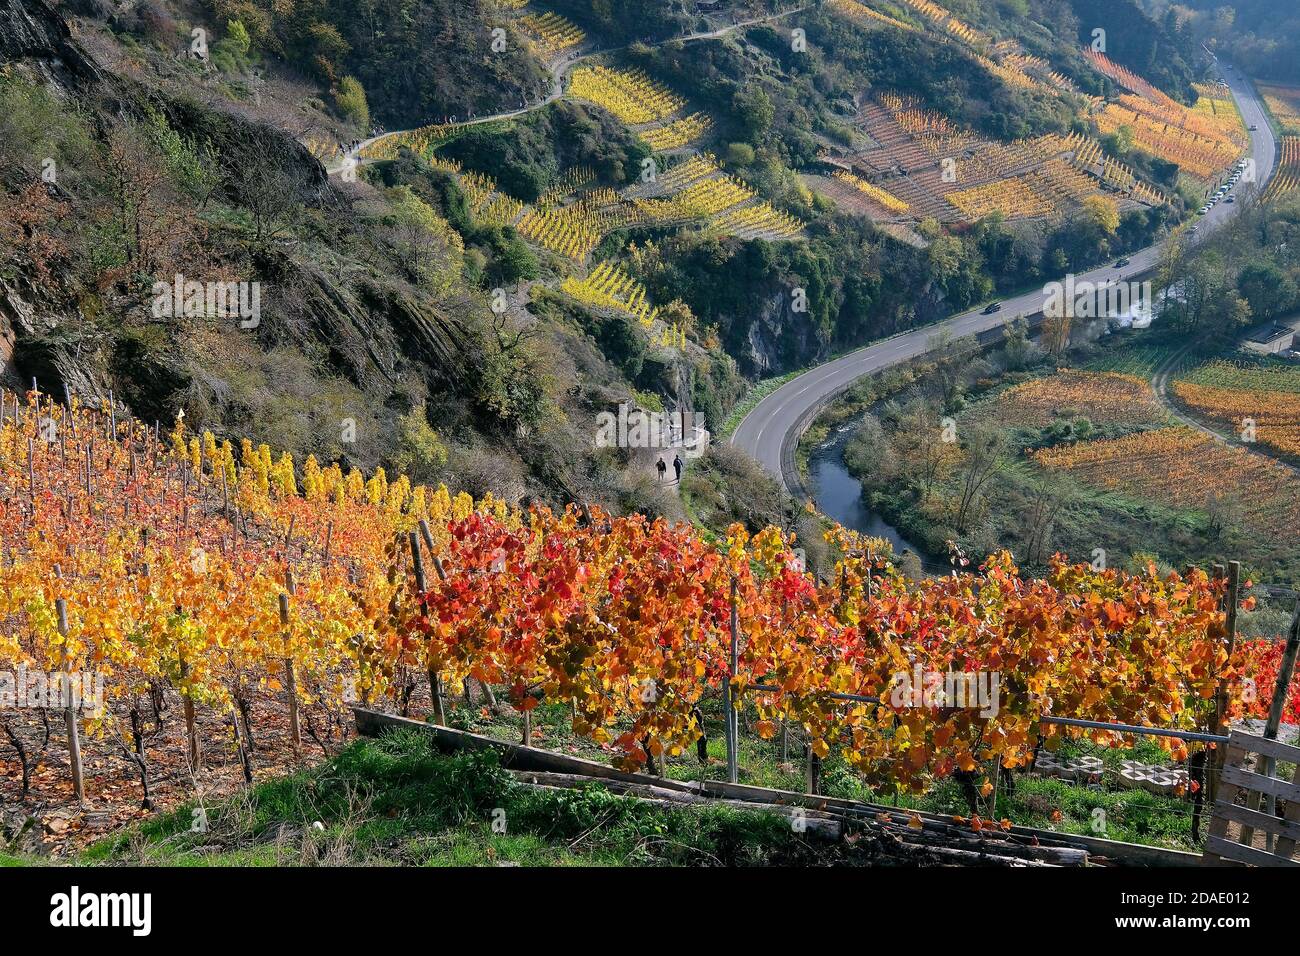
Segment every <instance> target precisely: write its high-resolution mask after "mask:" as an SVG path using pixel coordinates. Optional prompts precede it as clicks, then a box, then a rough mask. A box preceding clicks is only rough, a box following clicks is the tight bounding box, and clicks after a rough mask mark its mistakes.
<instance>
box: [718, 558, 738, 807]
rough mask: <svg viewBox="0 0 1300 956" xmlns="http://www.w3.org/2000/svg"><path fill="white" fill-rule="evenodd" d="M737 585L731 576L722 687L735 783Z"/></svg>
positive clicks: (729, 777)
mask: <svg viewBox="0 0 1300 956" xmlns="http://www.w3.org/2000/svg"><path fill="white" fill-rule="evenodd" d="M739 587H740V585H739V582H737V580H736V579H735V578H734V577H733V578H732V579H731V654H730V656H729V657H728V658H727V683H726V686H725V687H724V688H723V691H724V693H723V696H722V706H723V711H724V713H723V716H724V717H726V719H727V723H726V729H727V780H728V781H729V782H730V783H736V782H737V780H738V778H739V774H740V768H739V766H738V756H737V751H738V750H739V741H738V740H737V739H736V738H737V737H738V736H739V735H740V722H739V720H738V719H737V711H736V705H735V701H733V700H732V693H731V682H732V680H733V679H734V678H735V676H736V666H737V664H738V663H739V649H740V607H739V603H738V602H739V593H740V592H739Z"/></svg>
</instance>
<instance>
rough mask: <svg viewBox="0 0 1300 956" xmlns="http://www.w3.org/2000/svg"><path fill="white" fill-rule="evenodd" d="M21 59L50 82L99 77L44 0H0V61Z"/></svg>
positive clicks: (95, 68)
mask: <svg viewBox="0 0 1300 956" xmlns="http://www.w3.org/2000/svg"><path fill="white" fill-rule="evenodd" d="M13 60H25V61H26V62H27V63H28V64H29V65H31V66H33V67H35V68H36V69H39V70H41V71H42V72H43V73H45V74H46V77H47V78H48V79H50V80H52V81H54V82H58V83H62V84H66V83H69V82H71V81H78V80H81V81H84V80H102V79H103V78H104V77H103V74H102V72H101V71H100V70H99V68H98V67H97V66H95V64H94V63H92V62H91V60H90V58H89V57H87V56H86V55H85V53H84V52H82V50H81V49H80V48H79V47H78V46H77V45H76V43H75V41H73V39H72V36H71V34H70V33H69V31H68V26H67V24H66V23H65V22H64V21H63V18H62V16H60V15H59V13H58V12H56V11H55V10H54V9H53V8H52V7H51V6H50V5H49V3H47V2H46V0H0V63H8V62H10V61H13Z"/></svg>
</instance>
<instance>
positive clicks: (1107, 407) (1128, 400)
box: [970, 370, 1169, 428]
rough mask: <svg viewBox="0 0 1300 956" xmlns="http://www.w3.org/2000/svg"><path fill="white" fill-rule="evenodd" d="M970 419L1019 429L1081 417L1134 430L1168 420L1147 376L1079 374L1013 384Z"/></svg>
mask: <svg viewBox="0 0 1300 956" xmlns="http://www.w3.org/2000/svg"><path fill="white" fill-rule="evenodd" d="M970 417H971V418H972V419H973V420H977V421H981V422H988V423H991V424H997V425H998V426H1000V427H1008V426H1010V427H1017V428H1043V427H1046V426H1047V425H1050V424H1052V423H1053V422H1054V421H1058V420H1067V421H1069V420H1074V419H1078V418H1086V419H1087V420H1088V421H1089V422H1091V423H1092V424H1093V425H1103V426H1104V425H1132V426H1135V427H1140V426H1158V425H1164V424H1167V423H1168V419H1169V416H1168V413H1167V412H1166V411H1165V409H1164V407H1163V406H1162V405H1161V404H1160V402H1159V401H1157V400H1156V397H1155V395H1154V394H1153V393H1152V391H1151V386H1150V384H1149V383H1148V381H1147V380H1146V379H1145V378H1140V377H1137V376H1134V375H1124V374H1120V373H1117V372H1086V371H1074V370H1063V371H1060V372H1057V373H1056V374H1054V375H1045V376H1043V377H1041V378H1034V379H1030V380H1029V381H1027V382H1022V383H1021V384H1019V385H1013V386H1012V387H1011V388H1008V389H1005V390H1003V391H1002V392H999V393H998V394H997V395H996V396H995V397H993V398H992V399H990V400H989V401H987V402H984V403H981V404H980V405H978V406H976V408H974V409H972V411H971V416H970Z"/></svg>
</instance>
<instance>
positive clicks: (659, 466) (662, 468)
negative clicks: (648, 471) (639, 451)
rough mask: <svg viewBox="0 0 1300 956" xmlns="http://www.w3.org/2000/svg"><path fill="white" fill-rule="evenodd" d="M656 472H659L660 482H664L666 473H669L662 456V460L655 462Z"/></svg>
mask: <svg viewBox="0 0 1300 956" xmlns="http://www.w3.org/2000/svg"><path fill="white" fill-rule="evenodd" d="M655 470H656V471H657V472H659V480H660V481H663V480H664V473H665V472H666V471H668V466H667V465H666V464H664V460H663V458H662V456H661V457H660V459H659V460H658V461H657V462H655Z"/></svg>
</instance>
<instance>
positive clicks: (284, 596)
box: [280, 571, 302, 757]
mask: <svg viewBox="0 0 1300 956" xmlns="http://www.w3.org/2000/svg"><path fill="white" fill-rule="evenodd" d="M285 586H286V587H287V588H289V592H288V593H286V592H284V591H281V592H280V626H281V627H282V628H284V636H283V637H282V638H281V641H282V643H283V645H284V648H285V651H286V654H285V657H284V689H285V690H286V691H287V692H288V694H289V740H290V742H291V743H292V744H293V755H294V757H297V756H298V751H299V749H300V748H301V747H302V730H301V729H300V728H299V725H298V677H297V675H296V674H295V673H294V669H293V657H292V656H291V655H290V654H288V653H287V651H288V650H289V648H288V643H289V594H290V593H292V589H293V572H292V571H286V572H285Z"/></svg>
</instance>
